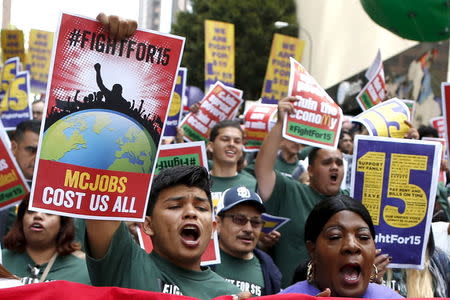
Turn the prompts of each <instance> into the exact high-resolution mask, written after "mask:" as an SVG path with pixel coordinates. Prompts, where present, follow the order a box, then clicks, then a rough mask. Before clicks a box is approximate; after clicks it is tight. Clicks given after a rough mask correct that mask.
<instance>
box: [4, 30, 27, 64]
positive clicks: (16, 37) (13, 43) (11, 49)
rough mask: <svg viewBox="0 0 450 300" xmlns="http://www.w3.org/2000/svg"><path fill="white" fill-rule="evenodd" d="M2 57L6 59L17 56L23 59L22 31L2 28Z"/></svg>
mask: <svg viewBox="0 0 450 300" xmlns="http://www.w3.org/2000/svg"><path fill="white" fill-rule="evenodd" d="M1 41H2V59H3V61H4V62H5V61H6V60H8V59H10V58H12V57H19V59H20V61H22V62H24V61H25V46H24V45H25V44H24V39H23V31H22V30H18V29H2V31H1Z"/></svg>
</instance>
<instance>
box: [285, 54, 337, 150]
mask: <svg viewBox="0 0 450 300" xmlns="http://www.w3.org/2000/svg"><path fill="white" fill-rule="evenodd" d="M288 95H289V96H294V97H296V98H297V99H298V101H296V102H294V109H295V112H294V113H292V114H290V115H288V116H287V117H286V118H285V119H284V123H283V137H284V138H286V139H288V140H291V141H294V142H297V143H301V144H305V145H310V146H314V147H320V148H328V149H336V147H337V144H338V142H339V134H340V132H341V126H342V119H343V115H342V110H341V108H340V107H339V106H338V105H337V104H336V103H334V101H333V99H331V98H330V96H328V94H327V93H326V92H325V90H324V89H323V88H322V87H320V85H319V84H318V83H317V82H316V80H315V79H314V78H313V77H312V76H311V75H309V74H308V72H307V71H306V70H305V68H303V66H302V65H301V64H300V63H298V62H297V61H295V60H294V59H293V58H291V75H290V78H289V92H288Z"/></svg>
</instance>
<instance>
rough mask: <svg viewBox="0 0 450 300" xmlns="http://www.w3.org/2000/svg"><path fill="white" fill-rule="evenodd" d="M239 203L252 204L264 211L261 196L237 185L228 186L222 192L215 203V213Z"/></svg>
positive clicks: (224, 210) (222, 211)
mask: <svg viewBox="0 0 450 300" xmlns="http://www.w3.org/2000/svg"><path fill="white" fill-rule="evenodd" d="M241 203H246V204H250V205H253V206H255V207H256V208H258V209H259V210H260V211H261V212H265V211H266V208H265V207H264V204H263V202H262V200H261V197H259V195H258V194H257V193H255V192H253V191H251V190H249V189H248V188H246V187H245V186H238V187H233V188H229V189H227V190H226V191H224V192H223V193H222V197H221V198H220V201H219V203H218V204H217V214H220V213H224V212H226V211H228V210H230V209H232V208H233V207H235V206H236V205H238V204H241Z"/></svg>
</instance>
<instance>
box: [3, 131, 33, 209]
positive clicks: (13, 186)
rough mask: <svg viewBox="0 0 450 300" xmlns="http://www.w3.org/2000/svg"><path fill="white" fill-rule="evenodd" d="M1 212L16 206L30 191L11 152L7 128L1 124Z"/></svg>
mask: <svg viewBox="0 0 450 300" xmlns="http://www.w3.org/2000/svg"><path fill="white" fill-rule="evenodd" d="M0 132H1V134H0V210H2V209H6V208H8V207H10V206H13V205H16V204H17V203H18V202H20V201H22V199H23V197H24V196H25V195H26V194H27V193H29V191H30V189H29V188H28V184H27V183H26V180H25V177H23V175H22V171H21V170H20V167H19V165H18V164H17V162H16V159H15V158H14V155H13V154H12V152H11V150H10V142H9V139H8V136H7V135H6V132H5V128H3V126H2V125H1V124H0Z"/></svg>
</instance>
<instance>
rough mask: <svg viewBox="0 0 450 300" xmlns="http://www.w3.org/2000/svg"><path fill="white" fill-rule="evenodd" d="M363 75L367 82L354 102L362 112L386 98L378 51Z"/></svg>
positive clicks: (381, 63)
mask: <svg viewBox="0 0 450 300" xmlns="http://www.w3.org/2000/svg"><path fill="white" fill-rule="evenodd" d="M365 75H366V77H367V79H368V80H369V81H368V82H367V84H366V85H365V86H364V87H363V88H362V89H361V91H360V92H359V93H358V95H357V96H356V101H357V102H358V104H359V106H360V107H361V109H362V110H363V111H364V110H367V109H369V108H371V107H373V106H375V105H377V104H378V103H381V102H382V101H383V100H384V97H385V96H386V83H385V80H384V70H383V61H382V60H381V53H380V51H379V50H378V53H377V56H376V57H375V60H374V62H373V63H372V66H371V67H370V68H369V69H368V70H367V72H366V74H365Z"/></svg>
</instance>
